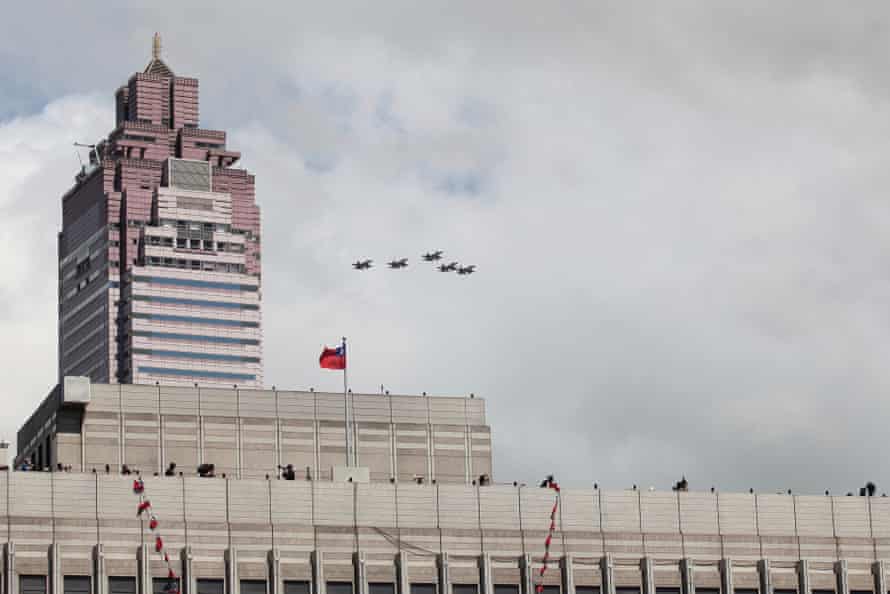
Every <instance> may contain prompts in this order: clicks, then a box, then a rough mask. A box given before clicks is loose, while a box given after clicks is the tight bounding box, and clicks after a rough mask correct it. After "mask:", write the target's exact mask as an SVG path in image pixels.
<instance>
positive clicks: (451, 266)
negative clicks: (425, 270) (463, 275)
mask: <svg viewBox="0 0 890 594" xmlns="http://www.w3.org/2000/svg"><path fill="white" fill-rule="evenodd" d="M455 270H457V262H449V263H448V264H439V272H454V271H455Z"/></svg>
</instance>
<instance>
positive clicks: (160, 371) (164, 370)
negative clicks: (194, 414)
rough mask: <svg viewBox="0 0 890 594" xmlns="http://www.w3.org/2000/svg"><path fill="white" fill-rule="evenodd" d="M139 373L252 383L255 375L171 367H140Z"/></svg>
mask: <svg viewBox="0 0 890 594" xmlns="http://www.w3.org/2000/svg"><path fill="white" fill-rule="evenodd" d="M138 371H139V373H151V374H153V375H172V376H177V377H183V376H184V377H205V378H208V379H229V380H241V381H248V382H252V381H255V380H256V376H255V375H251V374H249V373H230V372H226V371H208V370H206V369H172V368H169V367H146V366H140V367H139V368H138Z"/></svg>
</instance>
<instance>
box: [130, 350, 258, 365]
mask: <svg viewBox="0 0 890 594" xmlns="http://www.w3.org/2000/svg"><path fill="white" fill-rule="evenodd" d="M133 353H134V354H136V355H152V356H154V357H164V358H168V359H195V360H203V361H233V362H235V363H259V362H260V359H259V357H243V356H241V355H220V354H217V353H195V352H191V351H170V350H165V349H133Z"/></svg>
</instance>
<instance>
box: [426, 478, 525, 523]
mask: <svg viewBox="0 0 890 594" xmlns="http://www.w3.org/2000/svg"><path fill="white" fill-rule="evenodd" d="M440 504H441V501H440ZM479 509H480V518H481V520H480V525H481V527H482V529H483V530H519V491H518V489H517V488H516V487H513V486H501V485H494V486H487V487H480V488H479Z"/></svg>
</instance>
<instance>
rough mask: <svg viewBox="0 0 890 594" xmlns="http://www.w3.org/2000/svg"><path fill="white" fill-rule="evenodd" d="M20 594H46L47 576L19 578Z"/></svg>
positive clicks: (23, 576) (24, 576)
mask: <svg viewBox="0 0 890 594" xmlns="http://www.w3.org/2000/svg"><path fill="white" fill-rule="evenodd" d="M19 594H46V576H45V575H22V576H19Z"/></svg>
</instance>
